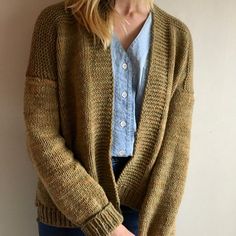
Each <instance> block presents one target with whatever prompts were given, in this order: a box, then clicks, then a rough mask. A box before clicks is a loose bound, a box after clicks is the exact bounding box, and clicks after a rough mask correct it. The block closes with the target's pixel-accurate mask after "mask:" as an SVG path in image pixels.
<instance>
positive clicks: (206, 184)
mask: <svg viewBox="0 0 236 236" xmlns="http://www.w3.org/2000/svg"><path fill="white" fill-rule="evenodd" d="M55 2H57V1H49V0H41V1H30V0H21V1H18V0H9V1H2V2H1V8H0V52H1V53H0V74H1V80H0V104H1V113H0V132H1V133H0V148H1V158H0V191H1V192H0V209H1V211H0V235H1V236H15V235H19V236H23V235H24V236H37V228H36V226H37V225H36V220H35V219H36V208H35V207H34V197H35V188H36V175H35V172H34V170H33V169H32V165H31V162H30V161H29V159H28V155H27V152H26V147H25V133H24V120H23V110H22V109H23V88H24V79H25V78H24V73H25V70H26V65H27V60H28V56H29V47H30V42H31V34H32V31H33V25H34V23H35V19H36V17H37V15H38V14H39V12H40V10H42V9H43V8H44V7H46V6H47V5H50V4H52V3H55ZM156 3H157V5H158V6H159V7H161V8H162V9H164V10H166V11H167V12H168V13H170V14H173V15H174V16H176V17H178V18H179V19H181V20H182V21H183V22H185V24H186V25H187V26H188V27H189V29H190V31H191V33H192V37H193V44H194V86H195V107H194V113H193V127H192V140H191V153H190V155H191V159H190V164H189V172H188V178H187V183H186V190H185V194H184V197H183V201H182V203H181V206H180V209H179V215H178V219H177V236H190V235H191V236H235V235H236V224H235V222H236V221H235V220H236V184H235V179H236V171H235V166H236V142H235V140H236V138H235V137H236V127H235V125H236V96H235V91H236V27H235V26H236V14H235V10H236V1H235V0H225V1H219V0H207V1H204V0H192V1H189V0H175V1H171V0H160V1H157V2H156Z"/></svg>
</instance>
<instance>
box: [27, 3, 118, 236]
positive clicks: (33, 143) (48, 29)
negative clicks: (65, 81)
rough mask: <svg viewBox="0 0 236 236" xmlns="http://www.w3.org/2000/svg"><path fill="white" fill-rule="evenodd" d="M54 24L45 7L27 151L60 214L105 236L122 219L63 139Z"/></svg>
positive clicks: (30, 84)
mask: <svg viewBox="0 0 236 236" xmlns="http://www.w3.org/2000/svg"><path fill="white" fill-rule="evenodd" d="M55 19H56V15H54V11H52V10H51V8H50V7H46V8H45V9H44V10H43V11H42V12H41V13H40V15H39V16H38V18H37V21H36V23H35V26H34V32H33V37H32V43H31V51H30V58H29V64H28V67H27V72H26V80H25V90H24V119H25V125H26V138H27V148H28V152H29V154H30V158H31V160H32V163H33V166H34V168H35V170H36V171H37V175H38V176H39V178H40V179H41V181H42V182H43V184H44V185H45V187H46V189H47V191H48V193H49V194H50V196H51V198H52V199H53V201H54V203H55V205H56V206H57V207H58V209H59V210H60V211H61V212H62V213H63V214H64V215H65V216H66V217H67V218H68V219H69V220H70V221H71V222H72V223H74V224H75V225H78V226H79V227H81V229H82V230H83V231H84V233H85V234H86V235H91V236H95V235H104V236H105V235H109V234H110V232H112V231H113V230H114V229H115V228H116V227H117V226H118V225H120V224H121V223H122V221H123V216H122V215H121V214H120V213H119V212H118V211H117V210H116V209H115V207H114V206H113V205H112V203H111V202H110V201H109V200H108V198H107V196H106V194H105V192H104V190H103V188H102V187H101V186H100V185H99V183H98V182H96V181H95V180H94V179H93V178H92V177H91V176H90V175H89V174H88V173H87V172H86V170H85V168H84V167H83V166H82V165H81V164H80V162H79V161H78V160H76V159H75V158H74V155H73V152H72V151H71V150H70V149H68V147H66V145H65V140H64V138H63V137H62V136H61V135H60V133H59V129H60V123H59V111H58V97H57V93H58V91H57V86H58V85H57V71H56V68H57V67H56V51H55V48H56V37H57V35H56V33H57V29H56V24H55Z"/></svg>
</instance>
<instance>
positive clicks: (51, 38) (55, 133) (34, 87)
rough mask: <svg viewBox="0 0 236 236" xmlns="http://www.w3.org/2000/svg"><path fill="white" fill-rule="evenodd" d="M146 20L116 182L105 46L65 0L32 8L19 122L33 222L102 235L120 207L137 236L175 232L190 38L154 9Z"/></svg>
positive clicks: (186, 132)
mask: <svg viewBox="0 0 236 236" xmlns="http://www.w3.org/2000/svg"><path fill="white" fill-rule="evenodd" d="M153 16H154V17H153V23H152V45H151V48H150V50H151V51H150V63H149V67H148V72H147V73H148V74H147V81H146V87H145V91H144V97H143V104H142V107H141V111H140V112H141V113H140V120H139V123H138V129H137V136H136V140H135V145H134V153H133V156H132V158H131V159H130V160H129V161H128V163H127V164H126V166H125V167H124V169H123V170H122V173H121V174H120V176H119V178H118V180H117V181H116V180H115V177H114V173H113V171H112V163H111V143H112V126H111V124H112V122H111V121H112V111H113V92H114V91H113V73H112V61H111V50H110V47H108V49H107V50H104V49H103V46H102V43H101V42H100V41H98V42H97V43H96V44H94V41H93V37H92V34H91V33H89V32H88V31H86V30H85V28H84V27H82V26H81V25H79V24H78V23H77V21H76V19H75V17H74V16H73V14H72V13H71V11H70V10H68V9H65V8H64V1H62V2H58V3H55V4H52V5H50V6H48V7H46V8H44V9H43V10H42V11H41V13H40V14H39V16H38V18H37V20H36V22H35V26H34V32H33V35H32V43H31V49H30V57H29V62H28V66H27V71H26V74H25V75H26V80H25V90H24V118H25V124H26V140H27V149H28V152H29V156H30V159H31V160H32V164H33V166H34V168H35V170H36V172H37V175H38V177H39V178H38V184H37V193H36V199H35V204H36V206H37V209H38V211H37V214H38V219H39V220H40V221H42V222H44V223H47V224H50V225H54V226H58V227H75V226H76V227H78V226H79V227H81V229H82V230H83V232H84V233H85V235H89V236H90V235H91V236H96V235H97V236H98V235H104V236H106V235H107V236H108V235H109V234H110V233H111V231H113V230H114V229H115V228H116V227H117V226H118V225H119V224H121V223H122V222H123V216H122V214H121V209H120V204H123V205H127V206H129V207H131V208H134V209H137V210H139V214H140V216H139V219H140V222H139V236H170V235H175V220H176V216H177V213H178V209H179V205H180V202H181V199H182V196H183V193H184V186H185V181H186V176H187V167H188V160H189V150H190V137H191V123H192V111H193V104H194V90H193V78H192V77H193V48H192V38H191V34H190V31H189V29H188V27H187V26H186V25H185V24H184V23H183V22H182V21H180V20H178V19H177V18H175V17H174V16H171V15H170V14H168V13H166V12H165V11H164V10H162V9H160V8H159V7H158V6H157V5H154V9H153ZM104 91H106V92H105V93H104Z"/></svg>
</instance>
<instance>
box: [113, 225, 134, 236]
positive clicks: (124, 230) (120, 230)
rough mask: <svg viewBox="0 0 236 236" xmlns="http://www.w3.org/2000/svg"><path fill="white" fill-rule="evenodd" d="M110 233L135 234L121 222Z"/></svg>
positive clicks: (119, 234)
mask: <svg viewBox="0 0 236 236" xmlns="http://www.w3.org/2000/svg"><path fill="white" fill-rule="evenodd" d="M110 235H111V236H135V235H134V234H133V233H132V232H130V231H129V230H128V229H127V228H126V227H125V226H124V225H122V224H120V225H119V226H118V227H117V228H115V230H113V231H112V232H111V234H110Z"/></svg>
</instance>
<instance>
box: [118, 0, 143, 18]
mask: <svg viewBox="0 0 236 236" xmlns="http://www.w3.org/2000/svg"><path fill="white" fill-rule="evenodd" d="M115 9H116V10H117V11H118V12H119V13H120V14H121V15H123V16H125V17H126V16H130V15H132V14H134V13H137V12H143V11H145V10H146V4H144V3H143V1H140V0H139V1H133V0H116V3H115Z"/></svg>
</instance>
